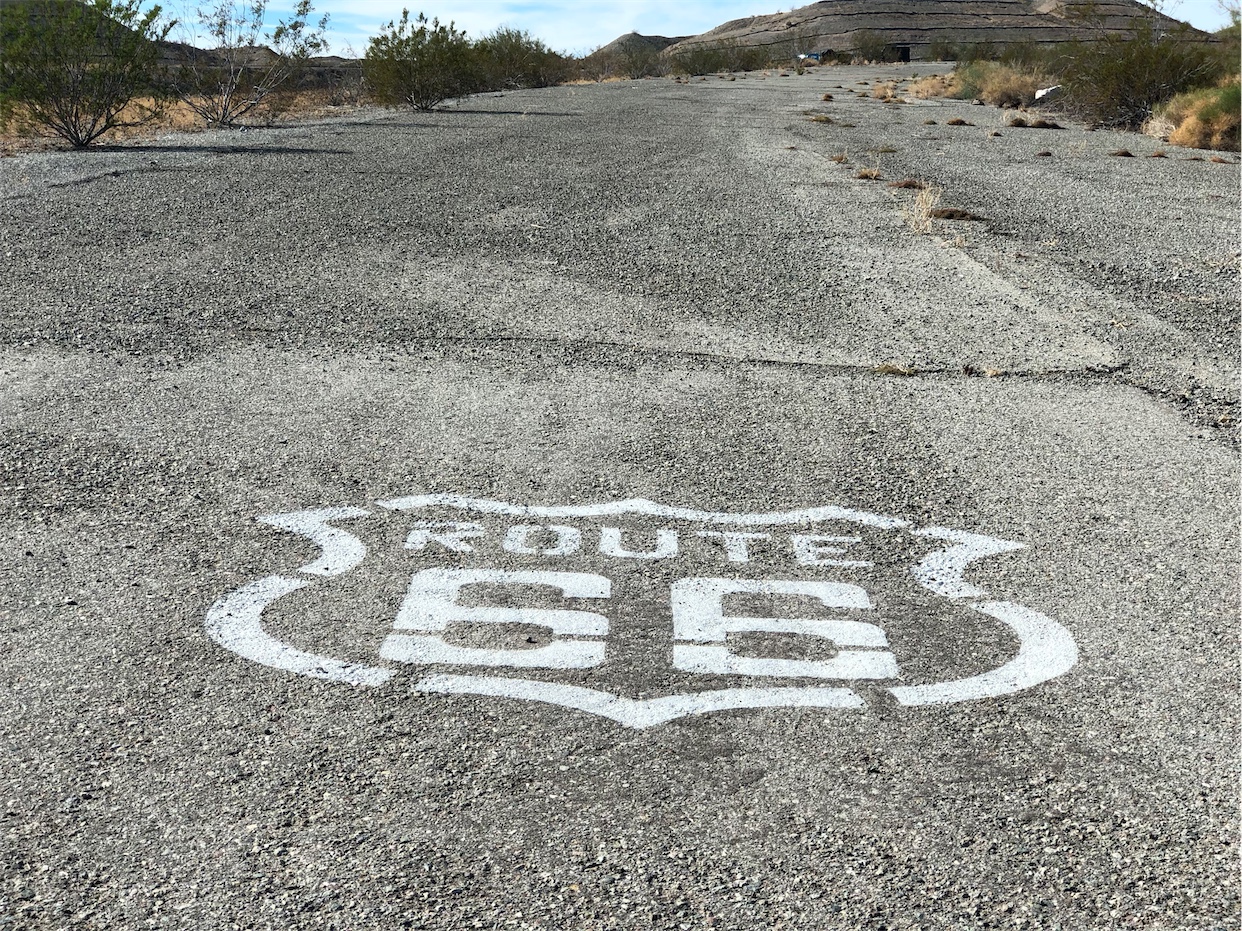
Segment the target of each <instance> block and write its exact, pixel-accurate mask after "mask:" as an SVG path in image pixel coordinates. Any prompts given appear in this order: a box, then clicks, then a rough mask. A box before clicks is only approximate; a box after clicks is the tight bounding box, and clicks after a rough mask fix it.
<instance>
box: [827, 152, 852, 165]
mask: <svg viewBox="0 0 1242 931" xmlns="http://www.w3.org/2000/svg"><path fill="white" fill-rule="evenodd" d="M829 160H830V161H834V162H836V163H837V164H838V165H844V164H845V163H846V162H848V161H849V160H850V156H849V153H848V152H838V153H837V154H836V155H832V156H829Z"/></svg>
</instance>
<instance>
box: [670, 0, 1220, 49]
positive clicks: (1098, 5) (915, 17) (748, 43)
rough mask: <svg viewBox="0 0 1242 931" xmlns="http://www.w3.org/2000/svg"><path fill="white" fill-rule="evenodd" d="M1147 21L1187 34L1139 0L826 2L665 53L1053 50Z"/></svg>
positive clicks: (727, 28)
mask: <svg viewBox="0 0 1242 931" xmlns="http://www.w3.org/2000/svg"><path fill="white" fill-rule="evenodd" d="M1143 19H1146V20H1147V21H1148V22H1150V23H1151V24H1152V26H1153V28H1155V29H1158V30H1174V29H1187V30H1190V31H1191V32H1194V33H1196V34H1198V35H1202V36H1204V37H1205V38H1206V35H1205V34H1203V33H1198V32H1197V31H1196V30H1193V29H1191V27H1190V26H1187V25H1186V24H1185V23H1182V22H1179V21H1178V20H1175V19H1172V18H1171V17H1168V16H1165V15H1163V14H1161V13H1159V12H1157V11H1156V10H1154V9H1152V8H1151V7H1149V6H1146V5H1144V4H1142V3H1139V2H1138V0H1098V2H1094V3H1066V2H1063V0H820V2H819V3H812V4H811V5H809V6H804V7H799V8H798V9H795V10H791V11H789V12H787V13H773V14H769V15H765V16H748V17H744V18H742V19H735V20H731V21H730V22H727V23H724V24H723V25H720V26H717V27H716V28H715V29H712V30H710V31H708V32H705V33H702V34H701V35H697V36H692V37H690V38H688V39H683V40H681V41H680V42H677V43H676V44H674V45H671V46H669V47H668V49H667V50H666V54H669V55H676V54H677V53H678V52H683V51H690V50H693V49H697V48H704V47H711V46H718V45H722V44H724V45H734V46H742V47H747V48H753V47H758V48H765V49H771V51H772V57H773V58H774V59H777V58H783V57H790V58H792V57H794V56H795V55H798V54H812V53H814V54H824V53H827V54H828V55H829V56H831V55H835V54H840V53H857V52H862V51H866V50H867V49H869V48H874V47H878V48H886V47H887V49H889V50H890V51H891V53H892V55H891V57H893V58H898V59H901V60H904V61H909V60H918V59H926V58H929V57H932V55H931V54H930V53H932V52H933V51H937V50H940V49H944V48H947V47H956V48H958V49H969V48H972V47H976V48H977V47H980V46H985V45H986V46H992V47H997V48H999V47H1004V46H1008V45H1015V44H1020V43H1031V44H1035V45H1050V44H1056V43H1061V42H1070V41H1073V40H1076V39H1090V38H1098V37H1099V36H1100V35H1101V34H1107V33H1115V32H1122V31H1126V30H1129V29H1131V28H1133V27H1134V26H1135V25H1136V23H1138V22H1139V21H1141V20H1143Z"/></svg>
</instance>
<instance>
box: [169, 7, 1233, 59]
mask: <svg viewBox="0 0 1242 931" xmlns="http://www.w3.org/2000/svg"><path fill="white" fill-rule="evenodd" d="M211 2H212V0H206V2H204V3H203V5H204V6H207V5H210V4H211ZM405 2H406V3H408V5H409V7H410V12H411V15H414V14H416V13H417V12H419V11H420V10H421V11H422V12H424V13H426V14H427V15H428V16H429V17H431V16H437V17H439V18H440V20H441V21H442V22H448V21H449V20H453V21H454V22H456V24H457V27H458V28H459V29H465V30H466V33H467V34H468V35H469V36H471V37H472V38H477V37H479V36H481V35H483V34H484V33H487V32H490V31H491V30H493V29H495V28H496V27H497V26H501V25H505V26H513V27H516V28H518V29H525V30H526V31H528V32H529V33H530V34H531V35H532V36H535V37H536V38H539V39H542V40H543V41H544V42H546V43H547V44H548V45H550V46H551V47H552V48H554V49H556V50H557V51H562V52H571V53H575V54H582V53H585V52H589V51H590V50H591V49H593V48H596V47H598V46H600V45H604V44H606V43H608V42H611V41H612V40H613V39H615V38H617V36H620V35H622V34H624V33H627V32H632V31H637V32H641V33H644V34H645V35H662V36H680V35H696V34H698V33H700V32H706V31H707V30H708V29H711V28H713V27H714V26H719V25H720V24H721V23H723V22H725V21H727V20H730V19H736V18H738V17H740V16H754V15H757V14H761V13H775V12H776V11H777V10H788V9H792V8H794V7H797V6H802V5H804V3H790V2H789V0H785V2H784V3H781V2H780V0H777V2H773V3H765V2H763V0H718V2H706V0H676V2H672V0H577V2H570V0H425V2H422V3H418V2H411V0H405ZM402 3H403V0H363V2H360V3H335V2H332V0H319V2H316V3H315V4H314V7H315V11H316V15H317V16H318V15H322V14H323V13H327V14H329V24H328V41H329V43H330V44H331V46H332V49H331V50H332V52H334V53H335V54H343V53H346V52H347V50H348V47H350V46H352V47H353V49H354V50H355V51H356V52H357V53H358V54H359V55H361V54H363V53H364V52H365V51H366V46H367V39H368V38H369V37H370V36H373V35H375V34H376V32H378V31H379V30H380V29H381V28H382V27H383V26H384V25H385V24H386V23H387V22H388V21H389V20H390V19H397V18H399V17H400V16H401V8H402ZM177 5H178V4H177V2H176V0H171V2H170V0H165V2H164V7H165V9H167V10H168V11H169V12H170V13H172V14H173V15H176V16H178V17H179V18H180V19H182V20H183V21H186V20H189V19H192V17H189V16H186V15H185V14H184V13H181V12H180V11H179V10H178V9H177ZM291 6H292V4H291V3H289V2H287V0H286V2H279V0H277V2H273V3H272V4H271V6H270V8H269V10H268V19H270V20H271V21H272V22H273V23H275V21H276V20H278V19H280V18H281V17H282V16H283V15H285V14H287V12H288V10H289V9H290V8H291ZM1161 6H1162V8H1163V9H1164V11H1165V12H1166V13H1168V14H1169V15H1170V16H1174V17H1177V18H1178V19H1182V20H1186V21H1187V22H1189V23H1191V24H1192V25H1194V26H1197V27H1199V28H1200V29H1207V30H1209V31H1210V30H1213V29H1218V28H1220V27H1221V26H1223V25H1225V24H1226V23H1227V22H1228V16H1227V14H1226V13H1225V12H1224V10H1223V9H1222V8H1221V6H1220V5H1219V3H1218V2H1217V0H1170V2H1166V3H1163V4H1161Z"/></svg>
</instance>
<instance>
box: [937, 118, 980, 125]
mask: <svg viewBox="0 0 1242 931" xmlns="http://www.w3.org/2000/svg"><path fill="white" fill-rule="evenodd" d="M944 125H945V126H974V125H975V124H974V123H972V122H970V120H964V119H962V118H961V117H960V116H955V117H953V119H951V120H945V123H944Z"/></svg>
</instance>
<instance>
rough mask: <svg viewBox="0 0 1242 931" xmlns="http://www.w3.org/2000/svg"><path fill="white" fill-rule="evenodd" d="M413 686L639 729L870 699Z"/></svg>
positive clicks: (492, 681)
mask: <svg viewBox="0 0 1242 931" xmlns="http://www.w3.org/2000/svg"><path fill="white" fill-rule="evenodd" d="M414 690H415V691H418V692H443V693H445V694H450V695H463V694H465V695H490V696H494V697H497V698H517V699H522V700H525V701H537V702H544V703H547V704H552V705H560V706H562V707H564V708H577V709H578V710H579V711H586V712H588V713H590V714H594V715H599V716H600V717H604V718H611V719H612V720H613V721H616V722H617V723H618V724H624V725H625V726H626V727H635V728H645V727H654V726H655V725H657V724H665V723H667V722H668V721H672V720H673V719H674V718H682V717H686V716H688V715H692V714H707V713H708V712H712V711H726V710H731V709H739V708H862V707H864V706H865V704H866V703H865V702H864V701H863V700H862V698H860V697H859V695H858V694H857V693H856V692H853V691H851V690H850V689H828V688H769V689H718V690H715V691H711V692H697V693H695V694H691V695H665V696H662V697H661V698H648V699H635V698H624V697H622V696H619V695H611V694H609V693H608V692H597V691H596V690H595V689H587V688H582V687H580V686H576V685H561V684H560V683H557V682H536V681H533V680H530V679H503V678H499V677H490V676H427V677H426V678H424V679H420V680H419V681H418V682H416V683H415V684H414Z"/></svg>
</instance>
